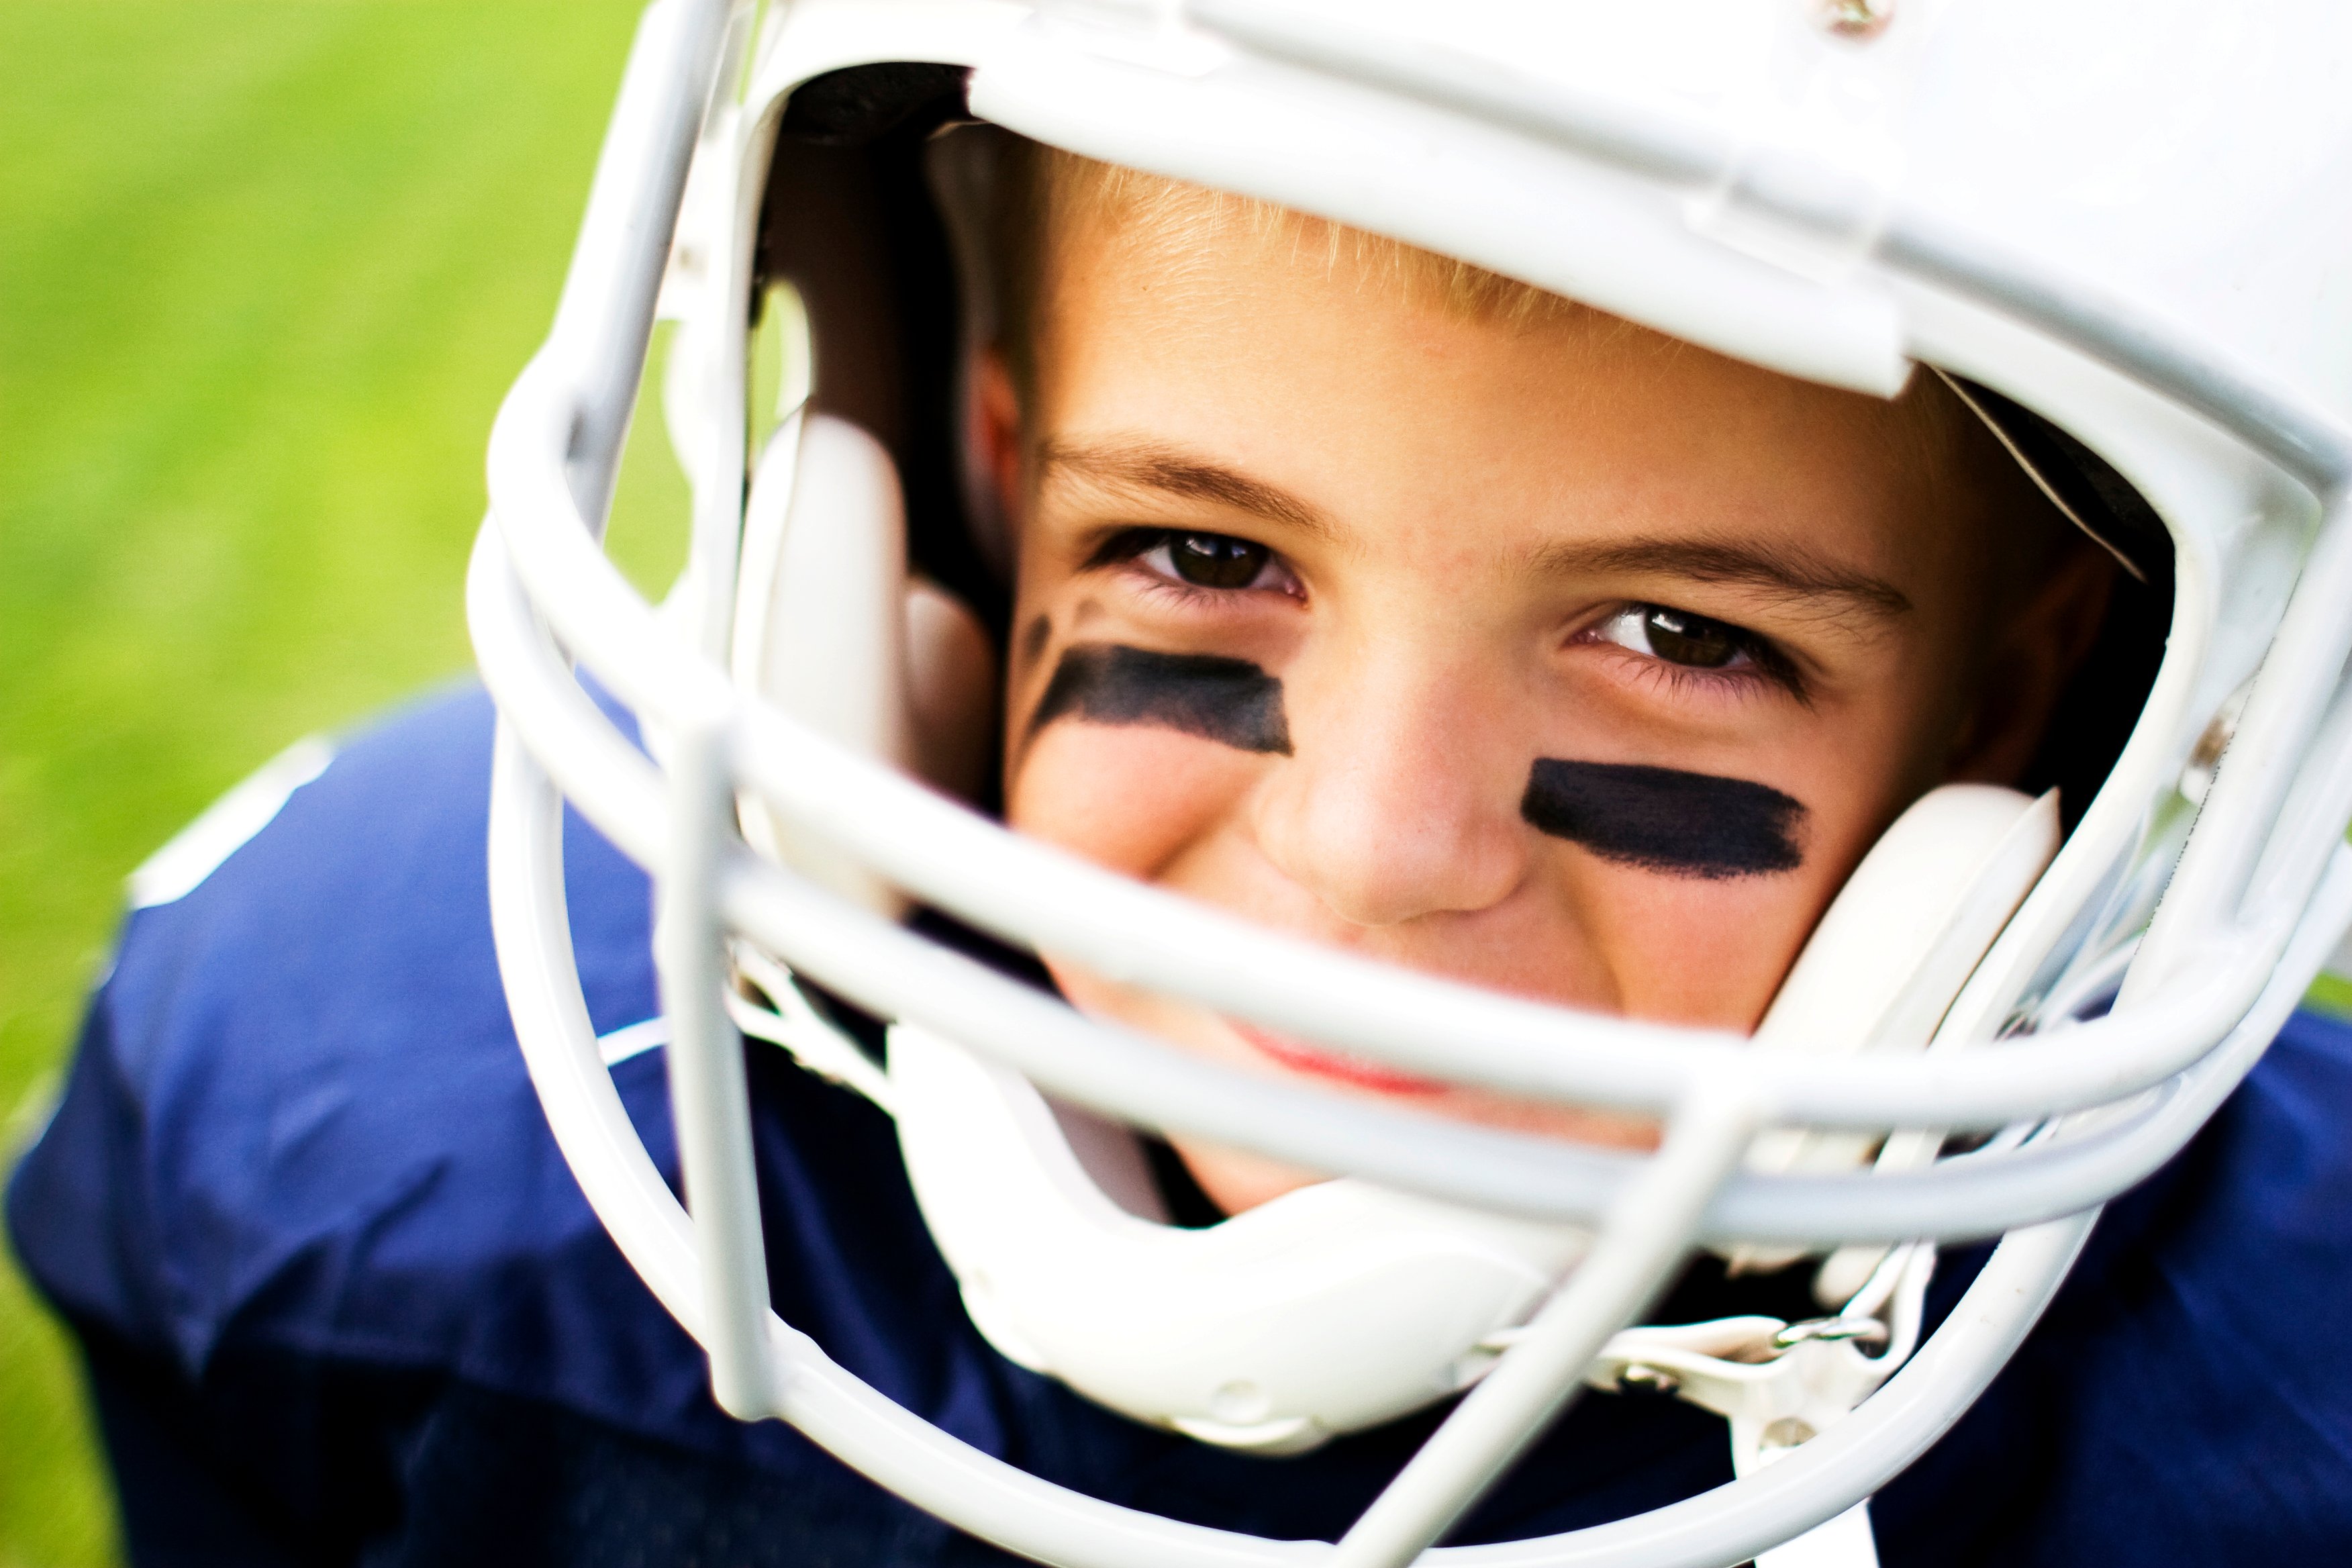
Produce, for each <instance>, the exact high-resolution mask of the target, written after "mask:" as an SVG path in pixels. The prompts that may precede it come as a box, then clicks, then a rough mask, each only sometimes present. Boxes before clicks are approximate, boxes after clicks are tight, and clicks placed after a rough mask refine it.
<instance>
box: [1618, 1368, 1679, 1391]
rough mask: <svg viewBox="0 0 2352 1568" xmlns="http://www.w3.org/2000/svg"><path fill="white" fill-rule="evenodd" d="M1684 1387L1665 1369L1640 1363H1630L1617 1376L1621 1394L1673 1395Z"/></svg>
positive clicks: (1677, 1378)
mask: <svg viewBox="0 0 2352 1568" xmlns="http://www.w3.org/2000/svg"><path fill="white" fill-rule="evenodd" d="M1682 1385H1683V1380H1682V1379H1681V1378H1679V1377H1676V1376H1675V1374H1674V1373H1670V1372H1668V1371H1666V1370H1665V1368H1664V1367H1658V1366H1650V1365H1646V1364H1645V1363H1642V1362H1638V1361H1636V1362H1628V1363H1626V1364H1625V1368H1624V1370H1623V1371H1622V1372H1620V1373H1618V1374H1617V1392H1618V1393H1620V1394H1672V1393H1673V1392H1674V1391H1675V1390H1676V1389H1678V1388H1680V1387H1681V1386H1682Z"/></svg>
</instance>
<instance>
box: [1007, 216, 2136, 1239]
mask: <svg viewBox="0 0 2352 1568" xmlns="http://www.w3.org/2000/svg"><path fill="white" fill-rule="evenodd" d="M1229 239H1230V241H1231V242H1230V243H1221V244H1218V245H1215V246H1208V247H1198V249H1197V251H1195V252H1188V254H1187V256H1186V258H1185V263H1186V265H1185V267H1184V268H1183V274H1182V278H1181V286H1177V287H1168V286H1165V285H1164V284H1162V283H1161V282H1160V281H1159V279H1161V278H1163V277H1164V276H1165V275H1166V274H1165V271H1164V268H1165V265H1166V258H1164V257H1154V256H1151V255H1150V254H1149V253H1147V252H1143V251H1139V249H1138V248H1137V247H1117V246H1110V245H1105V244H1098V243H1094V242H1092V241H1090V240H1089V239H1088V238H1087V236H1086V235H1084V234H1079V235H1074V236H1069V237H1065V238H1064V240H1063V243H1062V250H1061V253H1060V255H1059V256H1058V257H1057V264H1056V265H1055V267H1054V268H1053V273H1052V287H1051V289H1050V290H1049V291H1048V297H1049V298H1050V299H1051V301H1052V304H1051V309H1050V310H1049V311H1048V312H1047V314H1046V317H1045V320H1044V321H1041V322H1040V323H1039V328H1038V331H1039V336H1038V340H1037V345H1036V346H1037V353H1036V355H1035V359H1036V363H1037V364H1038V366H1039V370H1038V373H1037V375H1036V378H1035V384H1034V386H1033V387H1031V388H1030V389H1028V392H1027V395H1026V397H1025V398H1024V399H1022V400H1021V401H1022V402H1024V403H1025V405H1026V406H1025V407H1022V408H1018V409H1017V410H1016V407H1015V399H1014V397H1013V394H1012V392H1011V390H1010V387H1009V384H1006V383H1005V382H1003V378H1002V374H1001V372H999V373H997V379H996V381H995V383H994V393H993V395H992V396H989V397H987V398H984V399H983V401H984V403H986V404H987V405H988V406H989V407H990V408H991V409H992V411H993V413H992V428H993V430H994V433H995V437H996V439H997V444H998V450H999V452H1000V453H1001V454H1002V458H1003V460H1002V463H1001V478H1002V481H1003V488H1004V489H1005V491H1006V498H1007V500H1008V503H1009V510H1010V512H1011V513H1012V515H1013V521H1014V523H1015V526H1016V528H1017V531H1018V539H1019V568H1018V587H1017V601H1016V618H1015V620H1014V632H1013V663H1012V668H1011V675H1010V690H1009V700H1008V702H1007V712H1008V731H1007V735H1006V748H1005V756H1006V763H1005V801H1006V814H1007V816H1008V818H1009V820H1010V821H1011V822H1012V824H1013V826H1016V827H1018V828H1020V829H1021V830H1023V831H1024V832H1027V833H1030V834H1033V835H1034V836H1036V837H1041V838H1045V839H1048V840H1051V841H1053V842H1055V843H1056V844H1059V845H1062V846H1064V847H1067V848H1069V849H1072V850H1074V851H1076V853H1078V854H1080V855H1082V856H1084V857H1086V858H1088V859H1090V860H1094V861H1096V862H1098V863H1100V864H1102V865H1105V866H1108V867H1111V868H1116V869H1118V870H1120V871H1123V872H1126V873H1128V874H1129V875H1132V876H1135V877H1138V878H1139V879H1144V880H1146V881H1150V882H1154V883H1158V884H1160V886H1162V887H1166V888H1170V889H1175V890H1177V891H1180V892H1182V893H1186V894H1189V895H1191V896H1192V897H1194V898H1198V899H1201V900H1205V901H1206V902H1208V903H1211V904H1214V905H1217V906H1219V907H1220V908H1223V909H1225V910H1231V911H1233V912H1234V913H1235V914H1238V915H1241V916H1243V917H1244V918H1246V919H1249V920H1253V921H1260V922H1263V923H1265V924H1266V925H1269V926H1273V927H1277V928H1280V929H1282V930H1285V931H1291V932H1295V933H1297V934H1300V935H1303V936H1307V937H1310V938H1313V939H1316V940H1318V941H1321V942H1328V943H1330V944H1332V945H1334V946H1338V947H1342V948H1348V949H1351V950H1354V951H1357V952H1362V953H1365V954H1367V955H1370V956H1373V957H1377V958H1381V959H1385V960H1388V961H1391V962H1393V963H1401V964H1404V965H1406V966H1408V967H1410V968H1413V969H1417V970H1423V971H1427V972H1430V973H1438V974H1444V975H1447V976H1450V977H1453V978H1455V979H1459V980H1464V981H1468V982H1471V983H1474V984H1480V985H1485V986H1489V987H1493V988H1495V989H1497V990H1501V991H1507V992H1511V993H1514V994H1520V995H1525V996H1531V997H1539V998H1543V999H1547V1000H1550V1001H1555V1002H1560V1003H1568V1004H1572V1005H1579V1006H1585V1007H1592V1008H1599V1009H1603V1010H1606V1011H1611V1012H1617V1013H1623V1014H1629V1015H1633V1016H1642V1017H1647V1018H1657V1019H1671V1020H1677V1021H1683V1022H1688V1023H1695V1024H1707V1025H1716V1026H1724V1027H1728V1028H1734V1029H1747V1028H1749V1027H1752V1026H1754V1024H1755V1023H1756V1021H1757V1019H1758V1018H1759V1016H1760V1015H1761V1013H1762V1011H1763V1009H1764V1007H1765V1006H1766V1005H1767V1004H1768V1003H1769V1001H1770V999H1771V997H1772V994H1773V993H1774V991H1775V990H1776V989H1777V987H1778V986H1779V984H1780V980H1781V977H1782V975H1783V974H1784V973H1786V971H1787V970H1788V968H1789V965H1790V962H1791V961H1792V960H1793V959H1794V957H1795V955H1796V953H1797V952H1798V950H1799V949H1800V947H1801V945H1802V944H1803V942H1804V941H1805V938H1806V936H1807V935H1808V933H1809V932H1810V931H1811V929H1812V927H1813V924H1814V922H1815V921H1817V920H1818V919H1819V917H1820V915H1821V913H1822V910H1823V909H1824V908H1826V906H1827V905H1828V903H1829V901H1830V900H1831V899H1832V896H1833V895H1834V894H1835V893H1836V892H1837V890H1838V889H1839V887H1840V886H1841V884H1842V883H1843V881H1844V879H1845V878H1846V876H1847V874H1848V873H1849V872H1851V871H1852V870H1853V867H1854V865H1855V863H1856V862H1857V860H1859V858H1861V856H1862V855H1863V853H1864V851H1865V850H1866V849H1867V848H1868V847H1869V846H1870V844H1871V843H1872V841H1873V840H1874V838H1875V837H1876V836H1877V835H1878V833H1879V832H1880V830H1881V829H1883V828H1884V827H1885V825H1886V824H1887V822H1888V821H1889V820H1891V819H1892V817H1893V816H1895V814H1896V813H1897V812H1899V811H1900V810H1901V809H1902V808H1903V807H1904V806H1905V805H1907V804H1908V803H1909V802H1910V801H1911V800H1912V799H1914V798H1915V797H1916V796H1917V795H1919V794H1920V793H1921V792H1922V791H1924V790H1926V789H1927V788H1929V787H1931V786H1933V785H1934V784H1937V783H1940V782H1944V781H1946V780H1949V779H1954V778H1976V779H1995V780H2005V779H2007V778H2009V777H2011V776H2013V775H2014V774H2015V773H2016V772H2017V770H2018V769H2019V768H2021V766H2022V764H2023V763H2024V761H2025V760H2026V756H2027V754H2028V753H2029V752H2030V751H2031V749H2032V743H2033V741H2034V740H2035V738H2036V736H2037V734H2038V731H2039V730H2040V728H2041V725H2042V721H2043V718H2044V717H2045V715H2046V711H2047V707H2048V703H2049V700H2051V694H2052V692H2053V691H2054V689H2055V686H2056V684H2057V682H2058V679H2059V677H2060V676H2061V675H2062V674H2063V667H2064V665H2065V664H2066V663H2067V662H2068V659H2069V651H2068V650H2069V648H2070V647H2071V645H2072V644H2073V643H2074V642H2078V641H2079V640H2080V635H2081V634H2080V630H2079V627H2080V626H2081V624H2082V623H2083V621H2084V616H2085V615H2086V614H2088V613H2093V612H2094V611H2095V606H2091V607H2090V608H2089V609H2086V607H2085V605H2086V603H2087V600H2088V598H2089V597H2090V595H2091V592H2092V590H2091V588H2090V587H2086V586H2077V587H2075V588H2074V589H2071V590H2068V591H2066V592H2063V593H2062V592H2059V591H2057V590H2045V591H2043V592H2042V593H2041V594H2040V595H2038V596H2037V595H2022V594H2019V593H2016V592H2013V591H2011V589H2009V588H2007V587H2005V586H2004V585H2003V582H2002V580H2001V578H2000V575H1999V573H2000V567H1999V566H1998V565H1997V563H1999V562H2000V549H2001V547H2000V544H1999V543H1998V541H2000V540H2001V539H2002V538H2004V537H2005V535H2004V533H2003V531H2002V525H2001V522H2000V519H1999V517H1998V516H1997V515H1995V514H1996V513H1997V510H1998V509H1999V508H2000V506H2003V505H2011V504H2030V502H2021V501H2019V500H2017V497H2016V495H2015V492H2014V491H2013V490H2011V489H2007V488H2005V487H2003V486H2001V485H2000V484H1998V483H1995V484H1991V485H1985V484H1980V483H1978V484H1971V483H1963V482H1961V481H1960V480H1959V479H1958V478H1956V475H1957V474H1958V458H1955V457H1953V456H1952V453H1953V452H1956V451H1957V452H1964V451H1965V450H1966V449H1967V448H1966V441H1967V438H1968V437H1967V435H1966V434H1965V433H1963V434H1958V435H1955V434H1953V433H1952V432H1953V426H1950V425H1948V424H1945V425H1938V424H1937V422H1936V421H1935V420H1934V419H1933V418H1931V417H1927V415H1929V414H1933V413H1934V412H1936V411H1933V410H1922V409H1920V408H1919V407H1917V406H1916V405H1886V404H1882V403H1878V402H1875V401H1874V400H1871V399H1867V398H1864V397H1860V396H1855V395H1847V394H1843V393H1838V392H1833V391H1829V390H1825V389H1823V388H1821V387H1818V386H1813V385H1810V384H1804V383H1801V382H1797V381H1793V380H1790V379H1788V378H1786V377H1782V376H1779V375H1776V374H1771V373H1769V372H1766V371H1762V370H1759V369H1755V368H1753V367H1749V366H1747V365H1743V364H1740V363H1734V362H1732V361H1729V360H1726V359H1722V358H1718V357H1717V356H1714V355H1712V354H1709V353H1705V352H1703V351H1700V350H1697V349H1694V348H1690V347H1688V346H1685V345H1680V344H1676V343H1673V342H1669V341H1667V340H1665V339H1663V338H1660V337H1657V336H1655V335H1654V334H1651V333H1648V332H1645V331H1640V330H1638V329H1634V328H1632V327H1629V326H1627V325H1625V324H1623V323H1622V322H1617V321H1612V320H1611V319H1609V318H1606V317H1601V316H1598V315H1593V314H1575V313H1568V312H1560V313H1557V314H1555V315H1553V316H1550V317H1548V318H1544V319H1540V320H1538V321H1534V322H1532V323H1518V324H1511V323H1507V322H1502V321H1490V320H1480V319H1474V318H1472V317H1470V316H1467V315H1465V314H1464V313H1462V312H1460V311H1458V310H1453V311H1450V310H1446V309H1444V308H1443V307H1441V306H1439V305H1437V304H1434V303H1432V304H1429V305H1425V306H1423V305H1413V304H1411V303H1408V302H1406V301H1404V300H1402V299H1400V298H1398V297H1397V294H1398V291H1397V290H1396V289H1392V288H1387V287H1384V286H1383V285H1382V284H1381V282H1379V281H1378V280H1375V279H1366V278H1365V277H1362V276H1360V275H1359V273H1358V272H1357V271H1355V270H1354V269H1352V268H1350V267H1349V266H1348V265H1346V264H1345V263H1344V262H1342V263H1340V264H1337V265H1333V264H1330V263H1329V262H1328V257H1327V255H1326V254H1324V253H1322V252H1320V251H1319V250H1318V249H1317V248H1315V247H1301V246H1297V245H1296V244H1294V243H1291V242H1289V241H1288V240H1286V239H1285V238H1284V237H1280V236H1268V237H1251V236H1248V235H1240V236H1232V237H1229ZM1926 381H1927V378H1926V377H1924V376H1923V377H1921V378H1920V382H1922V383H1925V382H1926ZM1929 395H1937V396H1941V395H1943V394H1942V393H1941V389H1940V388H1935V389H1933V390H1932V391H1930V390H1926V389H1923V388H1922V387H1921V386H1919V385H1917V384H1915V388H1914V391H1913V393H1912V394H1911V395H1910V396H1911V398H1912V399H1914V400H1916V399H1918V398H1921V397H1924V396H1929ZM1978 434H1979V435H1980V433H1978ZM1939 451H1941V452H1943V454H1944V455H1943V457H1941V458H1938V457H1937V456H1936V454H1937V453H1938V452H1939ZM1988 490H1990V492H1991V493H1990V494H1980V493H1979V492H1983V491H1988ZM2074 579H2079V580H2080V583H2081V584H2092V583H2093V581H2094V578H2093V574H2090V573H2089V572H2087V571H2075V572H2074V573H2072V574H2071V576H2070V581H2071V580H2074ZM1047 957H1048V962H1049V963H1050V964H1051V967H1052V968H1053V971H1054V973H1055V978H1056V979H1057V980H1058V981H1059V982H1060V984H1062V986H1063V987H1064V989H1065V991H1066V994H1068V995H1069V997H1070V998H1071V999H1072V1000H1073V1001H1074V1002H1075V1003H1076V1005H1078V1006H1080V1007H1081V1008H1083V1009H1085V1010H1087V1011H1088V1012H1090V1013H1094V1014H1097V1015H1099V1016H1111V1017H1117V1018H1120V1019H1123V1020H1125V1021H1127V1022H1129V1023H1132V1024H1135V1025H1137V1026H1141V1027H1143V1028H1146V1029H1149V1030H1151V1031H1153V1032H1155V1033H1157V1034H1159V1035H1160V1036H1162V1037H1168V1038H1171V1039H1173V1040H1175V1041H1177V1042H1179V1043H1181V1044H1183V1045H1185V1046H1187V1047H1192V1048H1194V1049H1197V1050H1200V1051H1202V1052H1204V1053H1207V1054H1210V1055H1213V1056H1216V1057H1219V1058H1226V1059H1229V1060H1232V1061H1234V1062H1236V1063H1239V1064H1242V1065H1244V1066H1246V1067H1249V1068H1254V1069H1255V1070H1261V1071H1265V1072H1270V1073H1304V1074H1307V1075H1310V1076H1314V1077H1316V1078H1318V1079H1321V1080H1323V1081H1326V1082H1330V1081H1334V1080H1336V1081H1337V1082H1339V1083H1340V1084H1343V1085H1348V1086H1350V1087H1352V1088H1353V1089H1357V1090H1360V1091H1361V1092H1366V1093H1381V1094H1391V1095H1401V1096H1406V1097H1409V1098H1411V1099H1412V1100H1413V1102H1415V1103H1417V1104H1421V1105H1424V1106H1426V1107H1427V1108H1429V1109H1431V1110H1435V1111H1438V1112H1440V1113H1444V1114H1450V1115H1458V1116H1465V1117H1470V1118H1475V1119H1476V1120H1480V1121H1490V1122H1496V1123H1502V1124H1507V1125H1515V1126H1520V1127H1525V1128H1531V1129H1541V1130H1547V1131H1559V1132H1560V1133H1562V1134H1565V1135H1569V1136H1577V1137H1583V1138H1588V1139H1597V1140H1603V1141H1615V1142H1643V1141H1645V1140H1646V1139H1647V1138H1648V1137H1649V1136H1650V1132H1649V1130H1648V1129H1647V1128H1646V1127H1645V1126H1643V1125H1642V1124H1639V1123H1633V1122H1626V1121H1614V1120H1611V1119H1606V1118H1601V1117H1599V1116H1595V1115H1591V1114H1586V1113H1580V1112H1577V1111H1573V1110H1563V1109H1558V1108H1543V1107H1534V1106H1528V1105H1524V1104H1520V1103H1515V1102H1512V1101H1508V1100H1502V1099H1500V1098H1499V1097H1495V1096H1491V1095H1484V1094H1479V1093H1475V1092H1472V1091H1464V1090H1454V1089H1442V1088H1438V1087H1436V1086H1433V1085H1428V1084H1423V1083H1419V1082H1416V1081H1413V1080H1411V1079H1403V1078H1402V1077H1399V1076H1397V1075H1394V1074H1391V1073H1387V1072H1382V1071H1380V1070H1377V1069H1375V1068H1371V1067H1370V1065H1369V1064H1364V1063H1360V1062H1355V1061H1351V1060H1349V1058H1344V1057H1340V1056H1336V1055H1334V1054H1332V1053H1330V1052H1329V1051H1328V1050H1317V1049H1310V1048H1308V1047H1306V1046H1304V1045H1303V1044H1301V1043H1299V1042H1296V1041H1292V1040H1287V1039H1283V1038H1279V1037H1273V1036H1270V1035H1268V1034H1266V1033H1265V1032H1264V1031H1261V1030H1258V1029H1255V1028H1254V1027H1252V1026H1246V1025H1244V1024H1241V1023H1239V1022H1237V1021H1235V1020H1232V1019H1229V1018H1225V1017H1223V1016H1216V1015H1214V1014H1212V1013H1209V1012H1207V1011H1205V1010H1203V1009H1201V1008H1198V1007H1195V1006H1193V1005H1190V1004H1184V1003H1180V1002H1176V1001H1172V1000H1168V999H1163V998H1159V997H1155V996H1151V995H1148V994H1139V993H1136V992H1131V991H1128V990H1124V989H1121V988H1118V987H1115V986H1113V985H1111V984H1108V983H1106V982H1104V981H1102V980H1101V979H1099V978H1097V977H1096V976H1093V975H1091V974H1089V973H1086V972H1085V971H1083V970H1081V969H1078V968H1076V967H1075V966H1073V965H1070V964H1068V963H1059V962H1055V961H1054V960H1053V959H1052V956H1051V955H1050V954H1049V955H1047ZM1183 1152H1184V1153H1185V1155H1186V1158H1187V1160H1188V1161H1189V1162H1190V1163H1191V1164H1192V1169H1193V1171H1194V1173H1195V1174H1196V1175H1197V1176H1199V1177H1200V1179H1201V1181H1202V1184H1203V1186H1204V1187H1205V1188H1206V1189H1207V1190H1208V1192H1209V1194H1210V1195H1211V1196H1212V1197H1213V1198H1215V1199H1217V1200H1218V1201H1219V1202H1220V1203H1221V1204H1222V1205H1223V1206H1225V1207H1226V1208H1228V1209H1229V1210H1230V1209H1237V1208H1241V1207H1246V1206H1248V1205H1251V1204H1253V1203H1255V1202H1258V1201H1262V1200H1263V1199H1265V1197H1268V1196H1271V1195H1273V1194H1275V1193H1276V1192H1278V1191H1281V1190H1283V1189H1284V1188H1285V1187H1286V1186H1289V1185H1295V1184H1297V1183H1298V1182H1299V1181H1302V1180H1304V1179H1306V1178H1304V1177H1302V1176H1299V1175H1297V1174H1295V1173H1286V1172H1282V1171H1280V1170H1277V1169H1275V1168H1272V1167H1269V1166H1267V1165H1265V1163H1262V1162H1258V1161H1256V1160H1254V1159H1252V1158H1249V1157H1245V1156H1243V1155H1239V1154H1236V1153H1234V1152H1227V1151H1218V1150H1213V1149H1204V1148H1199V1147H1192V1146H1183Z"/></svg>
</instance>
